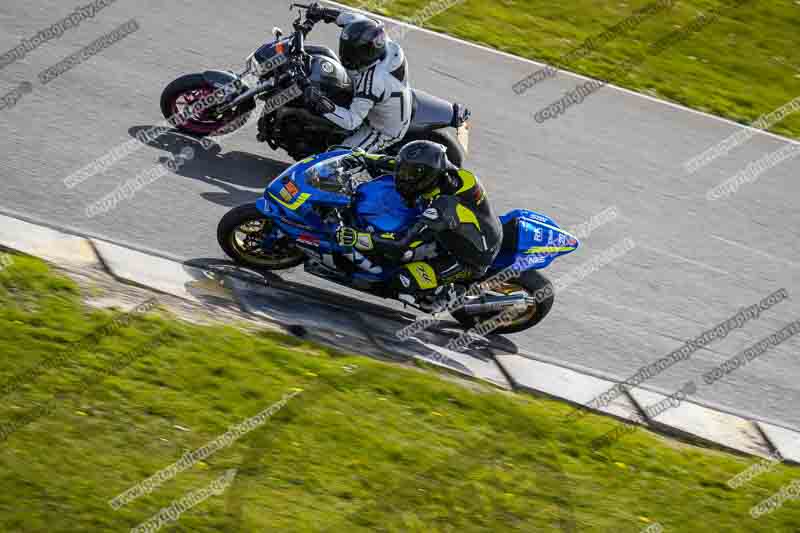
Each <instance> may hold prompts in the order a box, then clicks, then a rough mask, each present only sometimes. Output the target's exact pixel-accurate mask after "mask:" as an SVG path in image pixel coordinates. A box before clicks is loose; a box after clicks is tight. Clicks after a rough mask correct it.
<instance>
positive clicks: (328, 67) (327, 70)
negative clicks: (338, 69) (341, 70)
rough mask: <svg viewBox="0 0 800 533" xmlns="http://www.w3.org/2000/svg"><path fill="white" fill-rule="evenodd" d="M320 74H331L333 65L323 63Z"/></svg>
mask: <svg viewBox="0 0 800 533" xmlns="http://www.w3.org/2000/svg"><path fill="white" fill-rule="evenodd" d="M322 72H324V73H325V74H333V65H332V64H331V63H328V62H327V61H325V62H324V63H323V64H322Z"/></svg>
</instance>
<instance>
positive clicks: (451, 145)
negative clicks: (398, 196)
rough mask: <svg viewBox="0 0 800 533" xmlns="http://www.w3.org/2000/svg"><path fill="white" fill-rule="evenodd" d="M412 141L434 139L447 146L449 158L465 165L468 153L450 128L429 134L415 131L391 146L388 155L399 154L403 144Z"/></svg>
mask: <svg viewBox="0 0 800 533" xmlns="http://www.w3.org/2000/svg"><path fill="white" fill-rule="evenodd" d="M412 141H433V142H435V143H439V144H441V145H443V146H444V147H445V148H447V159H448V160H450V162H451V163H453V164H454V165H455V166H457V167H459V168H461V167H462V166H463V164H464V160H465V159H466V158H467V154H466V153H465V152H464V148H463V147H462V146H461V143H460V142H458V139H456V136H455V135H454V134H452V133H451V132H450V131H448V130H436V131H431V132H429V133H427V134H418V133H415V134H413V135H407V136H406V137H404V138H403V140H402V141H400V142H399V143H397V144H394V145H392V146H391V147H389V148H388V149H387V150H386V151H385V153H386V154H388V155H397V154H398V152H400V149H401V148H403V146H405V145H407V144H408V143H410V142H412Z"/></svg>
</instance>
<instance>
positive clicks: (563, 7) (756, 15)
mask: <svg viewBox="0 0 800 533" xmlns="http://www.w3.org/2000/svg"><path fill="white" fill-rule="evenodd" d="M343 1H344V2H345V3H347V4H351V5H356V6H357V5H363V4H364V2H362V1H361V0H343ZM651 1H653V0H649V1H648V0H645V1H642V0H634V1H624V2H623V1H615V2H607V1H600V0H572V1H570V2H551V1H542V0H500V1H496V2H487V1H485V0H466V1H464V2H463V3H459V4H457V5H455V6H454V7H452V8H450V9H448V10H447V11H445V12H443V13H442V14H440V15H437V16H436V17H433V18H431V19H429V20H428V21H425V22H424V24H423V25H424V26H425V27H426V28H430V29H433V30H436V31H441V32H445V33H449V34H451V35H454V36H456V37H460V38H462V39H466V40H470V41H473V42H477V43H481V44H485V45H487V46H490V47H492V48H496V49H499V50H503V51H506V52H510V53H513V54H516V55H519V56H522V57H527V58H531V59H534V60H537V61H543V62H547V63H552V64H558V65H561V66H564V67H565V68H568V69H569V70H572V71H574V72H578V73H581V74H585V75H588V76H592V77H596V78H601V79H608V80H609V81H610V82H612V83H614V84H615V85H620V86H622V87H627V88H630V89H633V90H636V91H640V92H644V93H647V94H650V95H653V96H656V97H659V98H662V99H667V100H671V101H674V102H678V103H681V104H684V105H686V106H689V107H692V108H695V109H699V110H702V111H706V112H709V113H714V114H716V115H720V116H723V117H727V118H730V119H732V120H735V121H737V122H740V123H750V122H752V121H753V120H754V119H756V118H757V117H758V116H760V115H761V114H763V113H767V112H770V111H772V110H774V109H776V108H777V107H779V106H781V105H783V104H785V103H786V102H788V101H790V100H792V99H794V98H795V97H797V96H800V48H798V46H797V42H798V31H800V2H798V1H797V0H769V1H766V0H751V1H750V2H749V3H746V4H745V5H743V6H741V7H739V8H736V9H724V8H723V15H722V16H721V17H720V19H719V20H718V21H717V22H716V23H714V24H712V25H710V26H708V27H707V28H705V29H703V30H702V31H701V32H699V33H697V34H695V35H693V36H692V37H690V38H689V39H687V40H685V41H683V42H682V43H680V44H678V45H676V46H675V47H673V48H669V49H668V50H666V51H664V52H663V53H661V54H660V55H658V56H656V57H650V58H647V57H646V49H647V46H649V45H650V44H651V43H653V42H655V41H657V40H658V39H660V38H661V37H663V36H664V35H666V34H668V33H669V32H670V31H672V30H674V29H676V28H678V27H685V26H686V24H687V23H688V22H689V21H691V20H692V19H693V18H695V17H696V16H697V15H698V14H699V13H701V12H704V13H708V12H709V11H710V10H711V9H713V8H715V7H719V6H725V5H727V4H729V3H730V2H725V1H723V0H715V1H706V0H701V1H697V0H680V1H676V2H675V5H674V6H673V7H672V8H671V9H668V10H666V11H664V12H661V13H659V14H657V15H654V16H653V17H651V18H648V19H647V20H645V21H644V22H643V23H642V24H641V25H640V26H638V27H637V28H635V29H633V30H632V31H630V32H629V33H627V34H625V35H623V36H620V37H618V38H617V39H616V40H612V41H611V42H608V43H606V44H604V45H603V46H602V47H600V48H599V49H597V50H595V51H594V52H593V53H591V54H589V55H588V56H586V57H584V58H582V59H580V60H578V61H572V62H570V61H568V62H566V63H565V64H564V63H562V62H561V61H560V58H561V57H562V56H563V55H565V54H566V53H567V52H569V51H570V50H571V49H572V48H574V47H577V46H579V45H580V44H581V43H582V42H583V41H584V40H585V39H586V38H588V37H591V36H594V35H598V34H600V33H602V32H603V31H604V30H606V29H608V28H610V27H612V26H614V25H615V24H617V23H619V22H621V21H622V20H623V19H625V18H626V17H628V16H630V15H631V14H632V13H633V12H634V11H636V10H637V9H640V8H642V7H643V6H645V5H647V4H649V3H651ZM430 3H432V0H394V1H387V2H383V3H382V4H381V7H380V8H379V9H377V12H379V13H382V14H384V15H389V16H393V17H396V18H401V19H403V18H405V19H413V18H414V17H415V14H416V13H418V12H420V11H421V10H422V9H424V8H425V6H427V5H428V4H430ZM409 60H410V62H412V72H413V61H414V58H413V57H410V58H409ZM640 60H644V61H643V62H642V63H641V64H640V65H639V66H638V67H637V68H636V69H634V70H633V71H631V72H627V73H626V72H622V73H616V72H615V69H616V68H617V67H618V66H619V65H621V64H623V63H624V62H625V61H634V62H638V61H640ZM534 70H536V68H534V67H531V73H532V72H533V71H534ZM475 75H476V76H479V75H480V73H479V71H476V74H475ZM516 81H518V80H514V82H516ZM542 83H548V81H544V82H542ZM510 85H511V84H509V88H508V98H512V99H516V101H517V102H518V103H519V105H520V106H521V107H522V108H528V107H531V103H530V102H531V100H530V99H529V98H527V99H526V97H525V96H517V95H515V94H514V93H513V92H512V90H511V86H510ZM528 90H529V91H536V90H537V88H536V86H534V87H533V88H531V89H528ZM512 101H514V100H512ZM536 110H537V109H530V111H536ZM772 131H774V132H776V133H780V134H783V135H787V136H792V137H796V138H800V113H796V114H794V115H791V116H789V117H788V118H786V119H784V120H783V121H782V122H781V123H779V124H776V125H775V126H773V128H772Z"/></svg>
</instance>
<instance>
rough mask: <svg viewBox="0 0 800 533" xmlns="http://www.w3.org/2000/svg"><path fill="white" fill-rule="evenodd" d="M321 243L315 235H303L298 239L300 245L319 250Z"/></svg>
mask: <svg viewBox="0 0 800 533" xmlns="http://www.w3.org/2000/svg"><path fill="white" fill-rule="evenodd" d="M319 242H320V241H319V237H315V236H314V235H310V234H308V233H303V234H301V235H300V236H299V237H298V238H297V243H298V244H304V245H306V246H313V247H314V248H319Z"/></svg>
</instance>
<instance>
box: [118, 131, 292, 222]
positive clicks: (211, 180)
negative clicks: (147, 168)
mask: <svg viewBox="0 0 800 533" xmlns="http://www.w3.org/2000/svg"><path fill="white" fill-rule="evenodd" d="M153 127H154V126H133V127H131V128H129V129H128V134H129V135H130V136H131V137H133V138H134V139H137V140H138V137H137V134H139V133H140V132H142V131H146V130H149V129H151V128H153ZM140 142H141V141H140ZM142 144H145V145H146V146H149V147H151V148H156V149H158V150H163V151H165V152H169V153H171V154H172V156H173V157H177V156H178V155H179V154H181V153H184V154H185V153H186V152H182V150H184V149H186V148H191V152H190V153H193V155H194V156H193V157H192V158H191V159H184V160H183V163H182V164H181V166H180V167H179V168H178V169H177V171H176V172H175V173H176V174H177V175H179V176H184V177H187V178H192V179H196V180H199V181H202V182H205V183H208V184H209V185H213V186H214V187H218V188H220V189H223V191H224V192H204V193H202V194H201V195H200V196H202V197H203V198H205V199H206V200H208V201H209V202H213V203H215V204H219V205H222V206H225V207H235V206H237V205H240V204H243V203H246V202H251V201H253V200H254V199H255V198H258V197H260V196H261V194H262V193H263V190H264V188H265V187H266V186H267V184H268V183H269V181H270V180H271V179H272V178H274V177H275V176H277V175H278V174H280V173H281V172H283V171H284V170H285V169H286V168H288V167H289V165H290V163H287V162H285V161H278V160H276V159H271V158H268V157H262V156H259V155H255V154H251V153H248V152H240V151H231V152H225V153H222V147H221V146H220V145H219V144H217V143H216V142H214V141H213V140H211V142H210V143H205V146H207V147H208V148H206V147H204V143H201V142H200V140H199V139H197V138H195V137H191V136H188V135H184V134H182V133H179V132H177V131H170V132H167V133H164V134H163V135H160V136H159V137H158V138H156V139H154V140H152V141H149V142H145V143H142ZM248 189H249V190H248Z"/></svg>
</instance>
